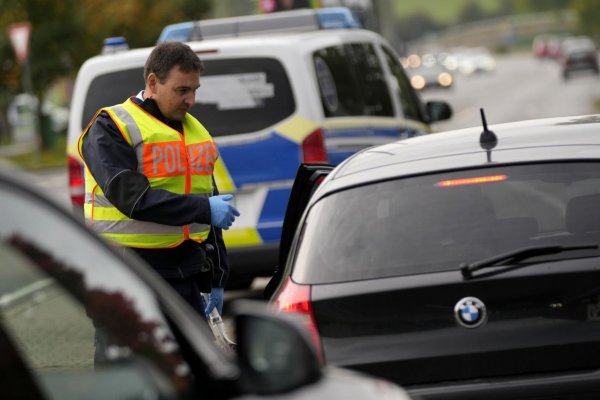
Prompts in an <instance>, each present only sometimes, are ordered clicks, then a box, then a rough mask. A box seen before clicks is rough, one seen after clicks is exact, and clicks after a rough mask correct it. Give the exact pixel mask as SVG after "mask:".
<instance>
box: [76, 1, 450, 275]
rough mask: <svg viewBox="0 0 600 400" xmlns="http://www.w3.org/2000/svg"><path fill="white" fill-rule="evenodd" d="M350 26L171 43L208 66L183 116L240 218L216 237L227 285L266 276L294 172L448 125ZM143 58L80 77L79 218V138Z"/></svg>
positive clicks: (296, 18)
mask: <svg viewBox="0 0 600 400" xmlns="http://www.w3.org/2000/svg"><path fill="white" fill-rule="evenodd" d="M338 11H343V10H338ZM347 16H348V13H347V12H340V13H338V14H336V13H335V10H332V9H319V10H309V9H301V10H292V11H286V12H279V13H274V14H268V15H250V16H242V17H232V18H222V19H213V20H203V21H198V22H192V23H187V28H186V27H185V26H184V28H185V29H183V31H179V33H178V36H177V38H178V39H183V40H185V41H186V42H187V43H188V44H189V45H190V46H191V48H192V49H193V50H194V51H195V52H196V53H198V56H199V57H200V58H201V59H202V60H203V62H204V67H205V70H204V73H203V74H202V76H201V78H200V83H201V87H200V89H199V90H198V92H197V94H196V104H195V105H194V106H193V107H192V109H191V110H190V112H191V113H192V114H193V115H194V116H195V117H196V118H198V120H200V122H202V123H203V124H204V126H205V127H206V128H207V129H208V131H209V132H210V133H211V135H212V136H213V138H214V140H215V142H216V144H217V146H218V152H219V159H218V162H217V164H216V167H215V172H214V174H215V178H216V182H217V186H218V188H219V191H220V192H221V193H223V194H224V193H232V194H234V195H235V205H236V207H237V208H238V209H239V210H240V212H241V216H240V217H239V218H238V219H237V220H236V222H235V224H234V225H233V226H232V228H231V229H229V230H227V231H224V236H225V241H226V244H227V246H228V251H229V254H230V259H231V264H232V271H231V277H230V282H231V283H232V286H239V287H241V286H246V285H249V284H250V283H251V282H252V279H253V278H254V277H256V276H269V275H271V274H272V273H273V270H274V267H275V265H276V263H277V252H278V246H279V239H280V236H281V228H282V223H283V219H284V214H285V210H286V206H287V201H288V197H289V194H290V190H291V186H292V183H293V180H294V177H295V174H296V171H297V169H298V166H299V164H300V163H307V162H308V163H310V162H327V163H331V164H338V163H339V162H341V161H342V160H344V159H346V158H347V157H349V156H350V155H352V154H354V153H355V152H357V151H359V150H361V149H364V148H366V147H370V146H373V145H377V144H382V143H386V142H390V141H394V140H398V139H403V138H408V137H412V136H415V135H421V134H426V133H430V132H431V127H430V124H431V123H432V122H435V121H439V120H442V119H446V118H449V117H450V115H451V109H450V106H449V105H448V104H446V103H445V102H438V101H430V102H427V103H423V102H422V101H421V99H420V97H419V95H418V94H417V93H416V92H415V91H414V89H413V88H412V87H411V85H410V82H409V79H408V78H407V75H406V73H405V71H404V69H403V68H402V66H401V65H400V63H399V58H398V55H397V54H396V53H395V52H394V50H393V49H392V47H391V46H390V45H389V44H388V43H387V42H386V41H385V40H384V39H383V38H382V37H381V36H380V35H379V34H377V33H375V32H372V31H368V30H365V29H361V28H360V27H357V20H352V19H350V20H349V19H348V17H347ZM184 25H185V24H184ZM179 28H181V26H179ZM182 32H183V33H182ZM182 35H183V36H182ZM167 36H168V35H167ZM165 37H166V36H163V39H164V38H165ZM166 40H168V39H166ZM119 45H120V46H121V47H123V44H122V43H120V44H119ZM151 50H152V48H143V49H131V50H121V51H116V52H114V51H113V52H108V53H109V54H102V55H98V56H95V57H92V58H91V59H89V60H87V61H86V62H85V63H84V64H83V65H82V66H81V69H80V70H79V73H78V75H77V78H76V81H75V85H74V91H73V97H72V103H71V114H70V121H69V128H68V144H67V146H68V148H67V151H68V162H69V173H70V189H71V199H72V202H73V205H74V207H75V209H76V210H77V212H80V213H81V212H82V211H81V210H82V205H83V192H84V189H83V175H82V168H83V167H82V162H81V159H80V157H79V155H78V152H77V148H76V144H77V139H78V137H79V135H80V134H81V132H82V130H83V129H84V127H85V126H86V125H87V124H88V123H89V121H90V119H91V118H92V117H93V115H94V114H95V112H96V111H97V110H98V109H99V108H101V107H104V106H109V105H114V104H118V103H121V102H123V101H124V99H126V98H127V97H128V96H134V95H136V94H137V93H138V92H139V91H140V90H141V89H143V87H144V79H143V67H144V63H145V61H146V58H147V57H148V55H149V53H150V51H151Z"/></svg>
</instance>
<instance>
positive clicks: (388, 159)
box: [312, 114, 600, 201]
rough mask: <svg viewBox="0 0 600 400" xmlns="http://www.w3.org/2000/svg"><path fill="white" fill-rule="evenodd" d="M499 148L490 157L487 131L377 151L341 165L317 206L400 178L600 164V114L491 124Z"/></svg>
mask: <svg viewBox="0 0 600 400" xmlns="http://www.w3.org/2000/svg"><path fill="white" fill-rule="evenodd" d="M488 129H489V130H491V131H493V132H494V133H495V134H496V136H497V139H498V141H497V144H496V146H495V147H494V148H493V149H492V150H491V152H490V159H491V162H489V161H488V155H487V153H486V150H484V149H483V148H482V147H481V146H480V143H479V137H480V135H481V132H482V131H483V127H472V128H467V129H460V130H454V131H447V132H439V133H433V134H428V135H424V136H420V137H415V138H411V139H404V140H400V141H396V142H393V143H390V144H385V145H381V146H376V147H371V148H368V149H365V150H363V151H362V152H360V153H357V154H355V155H354V156H353V157H351V158H349V159H347V160H346V161H345V162H343V163H342V164H340V165H339V166H338V167H337V168H336V169H335V170H334V171H333V172H332V173H331V174H330V176H329V177H328V178H327V180H326V183H324V184H323V185H321V187H320V188H319V189H318V190H317V192H315V195H314V196H313V199H312V201H315V200H316V199H318V198H320V197H322V196H324V195H326V194H328V193H331V192H332V191H337V190H340V189H344V188H348V187H352V186H356V185H361V184H364V183H369V182H375V181H380V180H385V179H390V178H395V177H402V176H409V175H418V174H423V173H433V172H441V171H448V170H456V169H463V168H479V167H490V166H497V165H501V164H512V163H524V162H539V161H558V160H575V159H579V160H581V159H594V160H598V161H600V114H596V115H583V116H573V117H560V118H547V119H538V120H528V121H520V122H513V123H505V124H498V125H490V126H489V127H488Z"/></svg>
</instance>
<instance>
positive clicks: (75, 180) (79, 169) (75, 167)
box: [67, 156, 85, 206]
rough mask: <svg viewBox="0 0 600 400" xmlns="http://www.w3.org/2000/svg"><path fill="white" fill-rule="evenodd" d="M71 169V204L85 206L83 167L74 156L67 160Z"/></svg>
mask: <svg viewBox="0 0 600 400" xmlns="http://www.w3.org/2000/svg"><path fill="white" fill-rule="evenodd" d="M67 166H68V168H69V192H70V193H71V203H72V204H73V205H78V206H83V198H84V194H85V187H84V179H83V166H82V165H81V163H80V162H79V161H78V160H77V159H75V158H74V157H72V156H69V157H68V158H67Z"/></svg>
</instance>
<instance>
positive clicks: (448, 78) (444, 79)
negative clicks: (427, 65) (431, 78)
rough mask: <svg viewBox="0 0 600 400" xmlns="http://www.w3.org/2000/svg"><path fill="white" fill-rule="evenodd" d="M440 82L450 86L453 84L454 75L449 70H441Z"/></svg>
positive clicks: (441, 84)
mask: <svg viewBox="0 0 600 400" xmlns="http://www.w3.org/2000/svg"><path fill="white" fill-rule="evenodd" d="M437 80H438V83H439V84H440V86H443V87H450V86H451V85H452V75H450V74H449V73H448V72H441V73H440V74H439V75H438V79H437Z"/></svg>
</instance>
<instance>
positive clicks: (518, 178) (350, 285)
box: [267, 115, 600, 400]
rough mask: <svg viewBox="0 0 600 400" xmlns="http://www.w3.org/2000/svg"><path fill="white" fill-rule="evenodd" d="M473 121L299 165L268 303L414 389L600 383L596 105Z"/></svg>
mask: <svg viewBox="0 0 600 400" xmlns="http://www.w3.org/2000/svg"><path fill="white" fill-rule="evenodd" d="M483 126H484V128H483V129H482V128H479V127H475V128H470V129H463V130H458V131H452V132H444V133H440V134H436V135H428V136H423V137H419V138H412V139H407V140H404V141H401V142H396V143H392V144H387V145H382V146H377V147H373V148H370V149H367V150H364V151H362V152H360V153H358V154H357V155H355V156H353V157H352V158H350V159H348V160H346V161H345V162H343V163H342V164H340V165H339V166H337V167H335V169H332V168H333V166H327V165H320V166H316V165H313V166H304V167H303V169H301V170H300V171H299V172H298V178H297V180H296V182H295V184H294V192H293V194H292V198H291V199H290V205H289V207H288V211H287V214H286V221H285V225H284V226H285V230H284V235H283V236H282V238H283V239H282V250H284V249H289V252H282V253H280V263H281V266H282V268H281V271H280V272H279V274H278V275H277V276H276V279H277V281H276V282H270V283H269V285H268V286H267V287H268V288H269V289H270V293H268V294H271V293H273V294H272V296H270V298H271V302H272V304H273V306H274V307H275V308H277V309H279V310H280V311H282V312H286V313H293V314H295V315H297V316H298V318H301V319H303V321H304V324H305V327H306V329H307V330H308V331H309V332H310V334H311V336H312V338H313V340H314V342H315V345H316V346H318V348H319V349H320V352H321V355H322V358H323V360H324V361H325V362H327V363H328V364H332V365H337V366H344V367H348V368H352V369H355V370H359V371H363V372H368V373H371V374H374V375H378V376H381V377H385V378H386V379H389V380H392V381H394V382H396V383H399V384H401V385H402V386H403V387H404V388H405V389H406V390H407V391H408V392H409V394H411V395H412V396H415V397H418V398H422V399H482V398H494V399H500V398H501V399H538V400H539V399H545V400H549V399H553V400H557V399H586V400H588V399H596V398H600V336H599V335H598V331H599V330H600V285H599V284H598V282H600V266H599V265H600V251H599V249H598V244H599V243H600V207H598V204H600V135H598V133H599V132H600V115H589V116H576V117H563V118H552V119H545V120H533V121H522V122H516V123H510V124H502V125H496V126H491V127H490V129H492V130H493V132H492V131H490V130H488V129H487V124H486V123H485V122H484V123H483ZM494 132H495V134H494ZM274 279H275V278H274Z"/></svg>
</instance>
